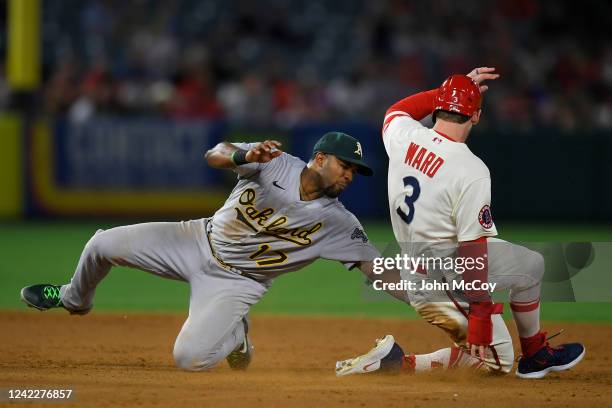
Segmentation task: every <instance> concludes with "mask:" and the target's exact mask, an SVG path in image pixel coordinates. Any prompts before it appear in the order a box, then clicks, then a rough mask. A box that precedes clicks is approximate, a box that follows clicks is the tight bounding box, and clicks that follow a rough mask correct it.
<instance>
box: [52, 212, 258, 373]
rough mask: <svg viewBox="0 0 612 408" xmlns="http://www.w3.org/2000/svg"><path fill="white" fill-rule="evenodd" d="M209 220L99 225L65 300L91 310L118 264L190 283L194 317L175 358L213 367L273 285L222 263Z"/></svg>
mask: <svg viewBox="0 0 612 408" xmlns="http://www.w3.org/2000/svg"><path fill="white" fill-rule="evenodd" d="M208 222H209V220H208V219H206V218H205V219H199V220H192V221H183V222H155V223H146V224H136V225H129V226H123V227H117V228H113V229H110V230H107V231H104V230H98V231H97V232H96V234H95V235H94V236H93V237H92V238H91V239H90V240H89V242H87V244H86V245H85V249H84V250H83V253H82V254H81V258H80V260H79V263H78V266H77V268H76V272H75V274H74V276H73V277H72V279H71V281H70V283H69V284H67V285H64V286H62V288H61V291H60V294H61V300H62V303H63V304H64V306H65V307H66V309H68V310H70V311H73V312H74V313H78V314H85V313H88V312H89V311H90V310H91V308H92V307H93V298H94V294H95V290H96V287H97V286H98V284H99V283H100V281H101V280H102V279H104V277H105V276H106V275H107V274H108V272H109V271H110V269H111V268H112V267H113V266H127V267H131V268H137V269H141V270H143V271H146V272H150V273H153V274H155V275H157V276H161V277H164V278H168V279H176V280H181V281H185V282H188V283H189V285H190V289H191V290H190V299H189V316H188V317H187V320H186V321H185V323H184V324H183V327H182V328H181V331H180V333H179V334H178V336H177V338H176V341H175V343H174V353H173V354H174V360H175V362H176V364H177V366H178V367H180V368H182V369H184V370H189V371H201V370H206V369H208V368H211V367H213V366H214V365H215V364H216V363H218V362H219V361H221V360H223V359H224V358H225V357H226V356H227V355H228V354H229V353H231V352H232V351H233V350H234V349H235V348H236V347H237V346H238V345H239V344H241V343H242V342H243V340H244V335H245V333H244V325H243V324H242V318H243V317H244V316H245V315H246V314H247V313H248V311H249V308H250V306H251V305H253V304H255V303H257V301H258V300H259V299H261V297H262V296H263V295H264V294H265V293H266V292H267V287H266V286H264V284H262V283H259V282H256V281H254V280H252V279H250V278H247V277H245V276H242V275H240V274H237V273H234V272H231V271H228V270H227V269H225V268H223V267H221V266H220V265H219V264H218V263H217V261H216V260H215V258H214V257H213V255H212V252H211V248H210V245H209V242H208V238H207V236H206V225H207V223H208Z"/></svg>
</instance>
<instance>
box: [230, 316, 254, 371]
mask: <svg viewBox="0 0 612 408" xmlns="http://www.w3.org/2000/svg"><path fill="white" fill-rule="evenodd" d="M242 324H244V341H243V342H242V344H241V345H239V346H238V347H236V349H235V350H234V351H232V352H231V353H229V354H228V356H227V357H226V358H225V359H226V360H227V362H228V364H229V366H230V368H233V369H234V370H246V369H247V367H248V366H249V364H251V359H252V358H253V349H254V348H255V347H253V344H252V343H251V339H249V336H248V334H247V333H248V332H249V322H248V320H247V318H246V317H243V318H242Z"/></svg>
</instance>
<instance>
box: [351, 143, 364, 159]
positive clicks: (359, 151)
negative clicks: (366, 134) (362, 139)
mask: <svg viewBox="0 0 612 408" xmlns="http://www.w3.org/2000/svg"><path fill="white" fill-rule="evenodd" d="M353 153H355V154H358V155H359V157H363V152H362V151H361V143H359V142H357V150H355V151H354V152H353Z"/></svg>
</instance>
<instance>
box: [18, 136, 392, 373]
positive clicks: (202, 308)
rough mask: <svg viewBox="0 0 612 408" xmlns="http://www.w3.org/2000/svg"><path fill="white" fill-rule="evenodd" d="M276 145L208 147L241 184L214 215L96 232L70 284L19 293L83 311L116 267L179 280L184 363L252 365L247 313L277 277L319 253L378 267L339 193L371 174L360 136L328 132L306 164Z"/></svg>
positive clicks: (29, 300)
mask: <svg viewBox="0 0 612 408" xmlns="http://www.w3.org/2000/svg"><path fill="white" fill-rule="evenodd" d="M279 147H280V143H279V142H277V141H274V140H266V141H264V142H262V143H256V144H244V143H239V144H230V143H226V142H223V143H220V144H218V145H217V146H215V147H214V148H213V149H211V150H209V151H208V152H207V153H206V155H205V158H206V160H207V162H208V164H209V165H210V166H212V167H215V168H222V169H232V170H233V171H235V172H236V173H237V174H238V182H237V184H236V186H235V187H234V189H233V190H232V192H231V194H230V196H229V198H228V199H227V201H226V202H225V204H224V205H223V207H222V208H220V209H219V210H218V211H217V212H216V213H215V214H214V215H213V216H212V217H211V218H203V219H199V220H192V221H187V222H176V223H172V222H166V223H146V224H138V225H129V226H122V227H117V228H113V229H110V230H107V231H103V230H98V231H97V232H96V234H95V235H94V236H93V237H92V238H91V239H90V240H89V242H88V243H87V245H85V249H84V251H83V253H82V254H81V258H80V260H79V263H78V265H77V268H76V272H75V274H74V276H73V277H72V279H71V281H70V283H68V284H65V285H61V286H60V285H51V284H42V285H33V286H28V287H25V288H23V289H22V290H21V299H22V300H23V301H24V302H25V303H26V304H27V305H29V306H31V307H35V308H37V309H39V310H47V309H50V308H56V307H62V308H64V309H67V310H68V311H69V312H70V313H73V314H86V313H88V312H89V311H90V310H91V309H92V306H93V298H94V294H95V290H96V287H97V286H98V284H99V283H100V281H101V280H102V279H104V277H105V276H106V275H107V274H108V272H109V271H110V270H111V268H112V267H113V266H116V265H120V266H128V267H132V268H138V269H141V270H144V271H147V272H150V273H153V274H155V275H158V276H161V277H164V278H169V279H176V280H182V281H185V282H188V283H189V285H190V289H191V292H190V302H189V316H188V318H187V320H186V321H185V323H184V325H183V327H182V329H181V331H180V333H179V334H178V337H177V338H176V341H175V343H174V360H175V362H176V364H177V365H178V367H180V368H182V369H185V370H191V371H201V370H206V369H208V368H211V367H213V366H214V365H215V364H216V363H218V362H219V361H220V360H222V359H224V358H226V357H227V360H228V362H229V364H230V366H231V367H232V368H236V369H242V368H246V367H247V366H248V364H249V363H250V361H251V355H252V350H253V347H252V345H251V342H250V340H249V338H248V336H247V330H248V321H247V319H246V316H247V313H248V311H249V308H250V307H251V306H252V305H254V304H255V303H257V302H258V301H259V299H261V298H262V296H264V295H265V293H266V292H267V290H268V288H269V287H270V285H271V284H272V280H273V278H275V277H277V276H279V275H281V274H284V273H287V272H291V271H296V270H298V269H301V268H303V267H305V266H306V265H308V264H310V263H312V262H313V261H315V260H316V259H317V258H325V259H333V260H337V261H340V262H342V263H343V264H344V265H345V266H346V267H347V268H349V269H351V268H353V267H358V268H360V269H361V270H362V271H363V272H364V273H365V274H366V275H371V273H372V262H371V261H372V259H374V258H375V257H377V256H379V252H378V251H377V250H376V248H375V247H374V246H373V245H372V244H371V243H370V242H369V241H368V238H367V236H366V234H365V232H364V230H363V228H362V226H361V224H360V223H359V221H358V220H357V218H356V217H355V216H354V215H353V214H352V213H350V212H349V211H348V210H347V209H346V208H344V206H343V205H342V204H341V203H340V201H338V199H337V197H338V195H340V193H342V191H343V190H344V189H345V188H346V187H347V186H348V185H349V184H350V183H351V181H352V179H353V176H354V175H355V174H356V173H359V174H362V175H365V176H371V175H372V174H373V172H372V170H371V169H370V167H368V165H367V164H366V163H365V162H364V161H363V157H362V156H363V152H362V148H361V144H360V143H359V142H358V141H357V140H356V139H354V138H352V137H351V136H349V135H347V134H344V133H339V132H331V133H327V134H325V135H324V136H323V137H322V138H321V139H320V140H319V141H318V142H317V143H316V145H315V146H314V150H313V156H312V158H311V160H310V161H309V162H308V164H306V163H305V162H303V161H302V160H300V159H299V158H297V157H294V156H291V155H289V154H287V153H284V152H282V151H281V150H280V149H279ZM400 296H404V294H401V295H400Z"/></svg>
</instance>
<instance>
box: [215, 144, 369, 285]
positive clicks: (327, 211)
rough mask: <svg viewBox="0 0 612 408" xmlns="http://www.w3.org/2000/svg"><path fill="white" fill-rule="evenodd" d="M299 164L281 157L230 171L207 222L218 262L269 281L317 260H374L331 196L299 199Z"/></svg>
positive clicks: (247, 146)
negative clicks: (230, 183) (223, 195)
mask: <svg viewBox="0 0 612 408" xmlns="http://www.w3.org/2000/svg"><path fill="white" fill-rule="evenodd" d="M235 145H236V146H238V147H240V148H242V149H250V148H251V146H252V145H251V144H245V143H242V144H235ZM305 166H306V163H304V161H302V160H301V159H299V158H297V157H294V156H291V155H290V154H287V153H283V154H282V155H280V156H279V157H277V158H275V159H273V160H271V161H269V162H267V163H248V164H244V165H241V166H238V167H237V168H236V170H235V171H236V172H237V173H238V183H237V185H236V187H235V188H234V190H233V191H232V192H231V194H230V196H229V198H228V199H227V201H226V202H225V204H224V205H223V207H222V208H220V209H219V210H218V211H217V212H216V213H215V215H214V216H213V219H212V223H211V225H212V229H211V231H210V238H211V243H212V247H213V250H214V251H215V253H216V256H217V257H218V258H219V260H221V261H222V262H225V263H226V264H228V265H230V266H233V267H235V268H237V269H239V270H241V271H242V272H243V273H245V274H247V275H249V276H252V277H254V278H256V279H270V278H273V277H275V276H278V275H280V274H283V273H286V272H291V271H295V270H298V269H301V268H303V267H304V266H306V265H308V264H310V263H312V262H313V261H315V260H316V259H317V258H325V259H332V260H337V261H340V262H342V263H343V264H344V265H345V266H346V267H347V268H349V269H350V268H352V267H353V266H354V265H355V263H356V262H359V261H371V260H372V259H374V258H375V257H377V256H380V255H379V252H378V250H377V249H376V248H375V247H374V246H373V245H372V244H371V243H370V242H369V240H368V238H367V236H366V234H365V232H364V230H363V227H362V226H361V224H360V223H359V221H358V220H357V218H356V217H355V216H354V215H353V214H352V213H351V212H350V211H348V210H347V209H346V208H345V207H344V206H343V205H342V203H340V201H338V199H337V198H329V197H325V196H323V197H320V198H318V199H316V200H311V201H302V200H301V199H300V174H301V172H302V170H303V169H304V167H305Z"/></svg>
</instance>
